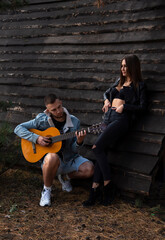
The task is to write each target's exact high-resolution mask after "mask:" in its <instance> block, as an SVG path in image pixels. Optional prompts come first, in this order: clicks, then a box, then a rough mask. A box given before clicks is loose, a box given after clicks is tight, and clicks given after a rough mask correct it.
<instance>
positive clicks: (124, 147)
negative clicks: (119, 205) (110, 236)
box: [0, 0, 165, 194]
mask: <svg viewBox="0 0 165 240" xmlns="http://www.w3.org/2000/svg"><path fill="white" fill-rule="evenodd" d="M102 2H104V6H103V5H101V6H100V7H99V8H98V6H97V3H98V1H95V0H84V1H78V0H77V1H76V0H75V1H69V0H68V1H60V0H49V1H45V0H28V3H29V4H28V5H27V6H24V7H21V8H20V9H17V10H15V11H8V12H7V11H6V12H1V13H0V70H1V71H0V101H5V102H6V101H11V102H12V103H13V106H12V107H10V108H9V109H8V111H7V112H3V111H1V112H0V122H2V121H4V120H7V121H9V122H10V123H12V124H13V125H14V126H15V125H17V124H18V123H21V122H23V121H26V120H29V119H31V118H32V117H33V114H36V113H38V112H41V111H43V110H44V106H43V97H44V96H45V95H46V94H47V93H50V92H54V93H56V94H57V95H59V96H60V97H61V98H62V99H63V103H64V105H65V106H66V107H67V108H68V110H69V111H70V113H73V114H74V115H76V116H77V117H79V119H80V120H81V123H82V127H86V126H89V125H91V124H93V123H97V122H100V121H101V119H102V112H101V108H102V103H103V92H104V91H105V90H106V89H107V88H108V87H109V86H110V85H111V84H112V83H113V82H114V81H115V80H116V79H117V78H118V76H119V68H120V60H121V58H122V57H123V56H124V55H125V54H128V53H133V54H136V55H137V56H139V58H140V60H141V63H142V71H143V77H144V80H145V82H146V83H147V86H148V91H149V102H150V107H149V111H148V113H147V114H146V115H145V116H144V118H143V119H142V120H141V121H140V122H139V123H138V125H137V126H136V127H135V128H134V130H133V131H132V133H131V134H130V135H129V137H128V139H127V141H124V142H123V143H121V144H120V147H119V148H118V149H117V152H116V151H113V152H110V153H109V159H110V162H111V164H112V166H113V175H114V179H115V181H116V183H117V184H118V186H119V188H121V189H123V190H126V191H131V192H138V193H144V194H148V193H149V189H150V186H151V183H152V181H153V178H154V172H155V169H157V165H158V163H159V159H160V157H161V156H160V154H161V149H162V147H163V145H162V142H163V139H164V134H165V120H164V114H165V81H164V72H165V68H164V62H165V43H164V40H165V31H164V18H165V16H164V15H165V14H164V12H165V2H164V1H163V0H158V1H152V0H151V1H135V0H121V1H119V0H107V1H102ZM95 138H96V137H95V136H94V135H90V136H89V135H88V137H87V138H86V145H85V147H84V148H83V150H82V154H83V155H84V156H87V157H89V158H90V159H94V156H93V155H92V152H91V145H92V144H93V142H94V140H95Z"/></svg>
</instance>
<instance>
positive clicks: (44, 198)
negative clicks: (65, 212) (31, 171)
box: [40, 189, 51, 207]
mask: <svg viewBox="0 0 165 240" xmlns="http://www.w3.org/2000/svg"><path fill="white" fill-rule="evenodd" d="M50 205H51V190H46V189H43V190H42V193H41V199H40V206H41V207H45V206H50Z"/></svg>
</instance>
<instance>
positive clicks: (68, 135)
mask: <svg viewBox="0 0 165 240" xmlns="http://www.w3.org/2000/svg"><path fill="white" fill-rule="evenodd" d="M75 133H76V132H68V133H64V134H61V135H58V136H55V137H52V143H56V142H59V141H63V140H66V139H69V138H73V137H74V136H75Z"/></svg>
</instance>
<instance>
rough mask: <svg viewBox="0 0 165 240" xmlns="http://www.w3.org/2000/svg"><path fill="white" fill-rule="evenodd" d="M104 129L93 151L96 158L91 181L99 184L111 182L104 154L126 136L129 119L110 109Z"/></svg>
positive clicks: (123, 114)
mask: <svg viewBox="0 0 165 240" xmlns="http://www.w3.org/2000/svg"><path fill="white" fill-rule="evenodd" d="M106 117H107V118H106V121H107V122H106V123H107V124H108V125H107V127H106V129H105V130H104V131H103V132H102V133H101V134H100V136H99V137H98V139H97V141H96V143H95V145H96V147H95V148H94V149H93V152H94V154H95V156H96V164H95V170H94V177H93V181H94V182H96V183H100V182H101V181H102V180H103V181H106V180H111V171H110V166H109V163H108V159H107V155H106V152H107V151H108V149H109V148H110V146H112V145H114V144H116V142H117V141H118V140H119V139H122V137H123V136H124V135H125V134H126V132H127V131H128V128H129V117H128V116H127V114H126V113H117V112H116V111H115V109H112V108H110V109H109V111H108V113H107V116H106Z"/></svg>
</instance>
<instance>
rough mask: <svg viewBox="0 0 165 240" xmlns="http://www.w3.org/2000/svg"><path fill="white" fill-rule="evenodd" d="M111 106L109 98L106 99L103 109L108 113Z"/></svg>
mask: <svg viewBox="0 0 165 240" xmlns="http://www.w3.org/2000/svg"><path fill="white" fill-rule="evenodd" d="M109 107H111V103H110V101H109V100H108V99H106V100H105V101H104V106H103V108H102V111H103V112H105V113H106V112H107V111H108V109H109Z"/></svg>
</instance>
